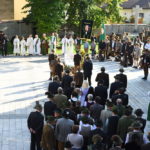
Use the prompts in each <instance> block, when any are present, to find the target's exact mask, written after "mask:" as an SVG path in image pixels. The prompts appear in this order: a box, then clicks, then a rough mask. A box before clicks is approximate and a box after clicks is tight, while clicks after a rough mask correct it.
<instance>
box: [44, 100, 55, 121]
mask: <svg viewBox="0 0 150 150" xmlns="http://www.w3.org/2000/svg"><path fill="white" fill-rule="evenodd" d="M56 108H57V106H56V104H55V103H53V102H52V101H48V102H45V104H44V115H45V120H47V116H53V115H54V111H55V109H56Z"/></svg>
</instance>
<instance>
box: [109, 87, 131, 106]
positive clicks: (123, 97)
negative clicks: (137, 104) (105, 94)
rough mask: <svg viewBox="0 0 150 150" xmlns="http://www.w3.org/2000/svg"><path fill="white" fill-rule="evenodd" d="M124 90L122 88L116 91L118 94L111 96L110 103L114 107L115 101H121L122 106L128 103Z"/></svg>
mask: <svg viewBox="0 0 150 150" xmlns="http://www.w3.org/2000/svg"><path fill="white" fill-rule="evenodd" d="M125 91H126V90H125V88H124V87H122V88H120V89H118V92H117V93H115V94H114V95H112V102H113V103H114V105H116V102H117V99H121V100H122V105H124V106H127V105H128V103H129V96H128V94H126V93H125Z"/></svg>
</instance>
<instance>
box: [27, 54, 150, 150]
mask: <svg viewBox="0 0 150 150" xmlns="http://www.w3.org/2000/svg"><path fill="white" fill-rule="evenodd" d="M82 59H84V61H83V64H82V65H81V62H82V61H81V60H82ZM73 60H74V70H73V71H72V70H71V68H66V69H65V68H64V67H63V64H61V61H60V58H58V56H57V55H55V52H54V51H52V52H51V53H50V54H49V65H50V72H51V73H50V80H51V82H50V83H49V86H48V92H46V93H45V94H46V95H47V96H48V101H47V102H45V104H44V108H43V109H44V111H43V112H44V116H43V115H42V113H41V112H42V106H41V104H39V102H36V106H35V109H36V111H35V112H31V114H30V115H29V117H28V128H29V130H30V132H31V150H35V149H36V148H37V150H134V149H135V150H148V149H149V148H150V141H149V140H150V134H148V133H144V129H145V126H146V120H145V119H143V118H142V115H143V111H142V109H140V108H139V109H136V110H134V109H133V108H132V107H131V106H130V105H129V101H130V98H129V96H128V94H127V93H126V89H127V87H128V79H127V75H125V74H124V69H123V68H120V69H119V72H120V73H119V74H116V75H115V76H114V79H115V81H114V82H113V83H111V84H110V82H109V74H108V73H106V72H105V67H101V71H100V73H98V74H97V76H96V78H95V81H96V82H97V86H96V87H93V86H92V81H91V76H92V70H93V64H92V60H91V59H90V56H89V54H86V55H85V56H84V58H82V56H81V55H80V53H79V51H77V53H76V54H75V55H74V58H73ZM82 70H83V71H82ZM109 87H110V90H108V89H109ZM44 120H45V121H44Z"/></svg>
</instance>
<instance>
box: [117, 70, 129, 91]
mask: <svg viewBox="0 0 150 150" xmlns="http://www.w3.org/2000/svg"><path fill="white" fill-rule="evenodd" d="M119 72H120V73H119V74H117V75H116V76H118V77H119V78H120V82H122V83H123V84H124V88H127V75H125V74H123V72H124V69H123V68H120V69H119Z"/></svg>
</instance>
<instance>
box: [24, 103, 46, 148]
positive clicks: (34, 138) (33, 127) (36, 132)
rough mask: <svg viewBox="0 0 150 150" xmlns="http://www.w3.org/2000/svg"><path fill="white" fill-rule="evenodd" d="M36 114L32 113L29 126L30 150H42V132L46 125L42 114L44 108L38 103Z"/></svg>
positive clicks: (28, 121)
mask: <svg viewBox="0 0 150 150" xmlns="http://www.w3.org/2000/svg"><path fill="white" fill-rule="evenodd" d="M34 108H35V109H36V111H35V112H31V113H30V115H29V117H28V120H27V124H28V128H29V130H30V133H31V145H30V150H36V149H37V150H41V146H40V142H41V137H42V130H43V125H44V117H43V115H42V114H41V112H42V106H41V105H40V104H39V102H36V106H35V107H34Z"/></svg>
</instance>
